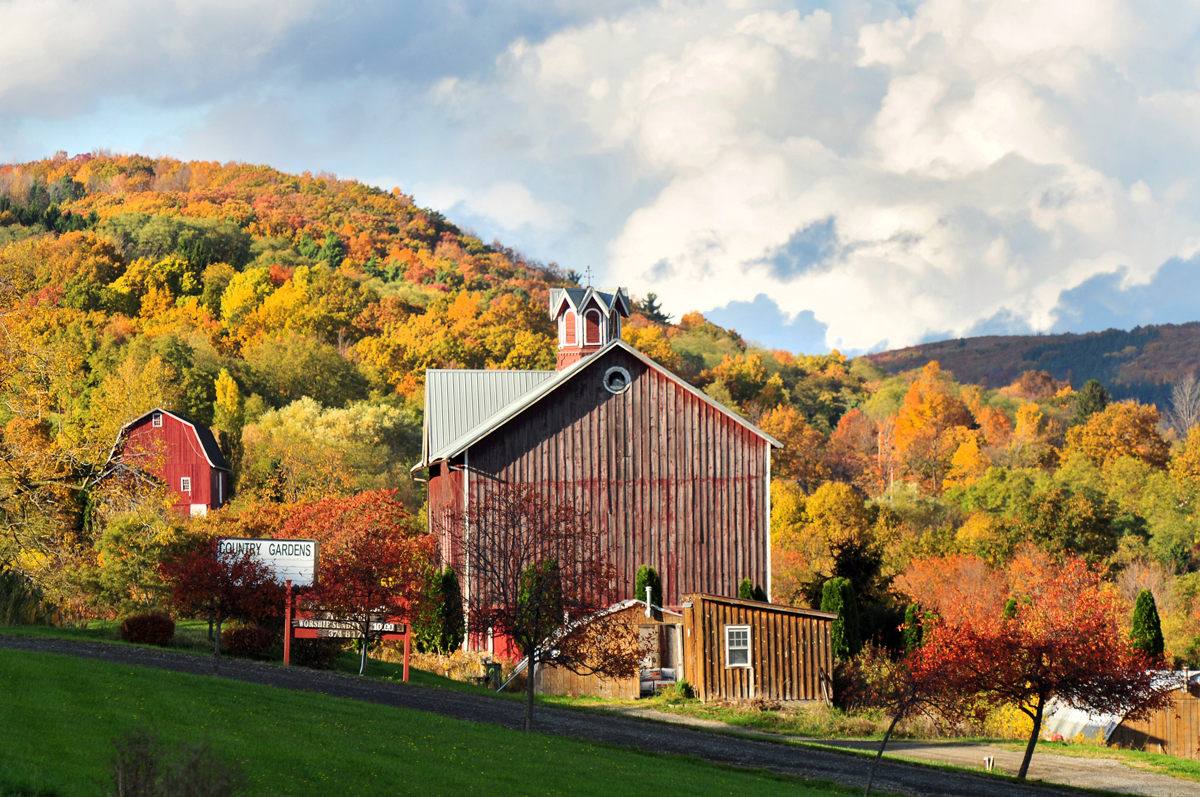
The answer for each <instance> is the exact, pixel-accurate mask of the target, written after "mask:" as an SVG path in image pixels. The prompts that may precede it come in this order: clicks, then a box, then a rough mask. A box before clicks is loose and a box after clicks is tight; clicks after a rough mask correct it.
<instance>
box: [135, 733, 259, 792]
mask: <svg viewBox="0 0 1200 797" xmlns="http://www.w3.org/2000/svg"><path fill="white" fill-rule="evenodd" d="M244 780H245V778H244V777H243V775H242V772H241V769H240V768H239V767H238V766H237V765H236V764H233V765H229V764H226V763H225V762H224V761H222V760H221V759H219V758H217V756H216V755H214V754H213V752H212V750H211V749H210V748H209V746H208V745H207V744H197V745H181V746H179V747H168V746H167V745H165V744H163V743H162V742H160V741H159V740H158V737H156V736H155V735H154V734H152V733H150V732H149V731H145V730H135V731H131V732H130V733H128V734H126V735H125V736H124V738H122V739H121V740H119V741H118V742H117V752H116V756H115V757H114V760H113V785H114V786H115V787H116V791H115V794H116V797H174V796H175V795H188V797H232V795H233V794H235V793H236V792H237V791H238V789H239V788H240V787H241V786H242V783H243V782H244Z"/></svg>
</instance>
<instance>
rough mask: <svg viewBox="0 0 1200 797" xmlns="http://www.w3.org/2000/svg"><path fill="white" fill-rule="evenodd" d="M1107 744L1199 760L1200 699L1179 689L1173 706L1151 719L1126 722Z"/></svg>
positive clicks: (1162, 710)
mask: <svg viewBox="0 0 1200 797" xmlns="http://www.w3.org/2000/svg"><path fill="white" fill-rule="evenodd" d="M1108 743H1109V745H1111V746H1114V747H1124V748H1128V749H1132V750H1145V751H1146V752H1148V753H1165V754H1166V755H1173V756H1179V757H1180V758H1192V759H1196V758H1200V699H1197V698H1196V697H1195V696H1193V695H1191V694H1189V693H1188V692H1182V691H1180V690H1178V689H1177V690H1175V691H1174V692H1173V693H1172V694H1171V704H1170V705H1168V706H1167V707H1166V708H1160V709H1158V710H1157V711H1155V712H1153V713H1152V714H1151V715H1150V717H1149V718H1148V719H1144V720H1125V721H1123V722H1122V723H1121V724H1120V725H1118V726H1117V727H1116V729H1114V730H1113V732H1112V735H1111V736H1109V738H1108Z"/></svg>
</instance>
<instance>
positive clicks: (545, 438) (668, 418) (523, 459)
mask: <svg viewBox="0 0 1200 797" xmlns="http://www.w3.org/2000/svg"><path fill="white" fill-rule="evenodd" d="M614 365H619V366H622V367H624V368H625V369H626V370H628V371H629V373H630V376H631V377H632V384H631V385H630V387H629V389H628V390H626V391H625V392H623V393H621V394H619V395H613V394H611V393H609V392H608V391H607V390H605V388H604V386H603V384H602V382H601V380H602V378H603V375H604V372H605V370H606V369H608V368H609V367H611V366H614ZM768 445H769V444H768V443H767V441H765V440H763V439H762V438H761V437H759V436H758V435H756V434H754V433H753V432H751V431H750V430H749V429H747V428H746V427H744V426H742V425H741V424H739V423H737V422H735V421H733V420H732V419H730V418H729V417H728V416H726V415H725V414H724V413H722V412H720V411H718V410H717V409H715V408H714V407H712V406H711V405H709V404H708V403H707V402H705V401H703V400H701V399H699V398H697V397H696V396H694V395H693V394H692V393H690V392H689V391H687V390H685V389H684V388H682V387H680V386H679V385H677V384H675V383H674V382H673V381H671V380H670V379H668V378H667V377H665V376H663V375H661V374H659V373H658V372H657V371H654V370H652V369H650V368H648V367H647V366H646V365H645V364H643V363H642V362H641V361H640V360H639V359H637V358H635V357H633V356H632V355H630V354H628V353H627V352H624V351H621V350H620V349H614V350H611V351H609V352H607V353H605V354H604V355H603V356H601V357H598V358H595V361H594V362H592V363H590V364H589V365H587V366H586V367H585V368H584V370H583V371H581V372H580V373H579V374H577V375H576V376H575V377H573V378H572V379H571V380H570V381H569V382H568V383H566V384H565V385H563V386H562V387H561V388H559V389H558V390H556V391H555V392H553V393H551V394H550V395H549V396H548V397H546V398H545V399H543V400H542V401H541V402H539V403H538V404H536V405H535V406H533V407H530V408H529V409H527V410H525V411H524V412H523V413H522V414H520V415H518V416H517V417H515V418H513V419H512V420H510V421H509V422H508V423H507V424H506V425H505V426H503V427H501V428H500V429H499V430H497V431H496V432H494V433H493V434H492V435H490V436H489V437H487V438H485V439H484V440H482V441H480V442H479V443H476V444H475V446H474V447H472V448H471V450H470V451H469V452H468V453H467V457H468V462H469V465H470V475H469V478H468V479H467V491H468V492H469V494H470V495H471V496H472V500H475V498H477V497H478V496H479V495H481V494H482V491H483V490H486V489H487V485H488V483H489V482H491V481H493V480H496V479H502V480H511V481H515V482H517V483H526V484H538V485H540V486H541V487H542V488H543V489H544V490H545V491H546V493H547V494H548V495H549V496H550V499H551V500H554V501H563V502H568V503H571V504H573V505H575V506H578V507H579V508H580V509H582V510H584V511H586V512H588V513H589V514H590V516H591V518H592V522H593V523H594V524H595V526H596V527H598V528H600V529H603V531H604V535H605V546H606V548H607V550H608V551H609V552H610V554H611V556H612V557H613V560H614V561H615V563H616V564H617V567H618V571H619V573H620V577H621V580H622V584H623V592H624V597H635V596H634V595H633V592H634V580H635V576H636V573H637V568H638V566H639V565H642V564H648V565H652V566H653V567H655V568H656V569H657V570H658V572H659V574H660V575H661V576H662V579H663V598H664V601H665V602H666V603H667V604H669V605H675V604H678V603H679V601H680V598H681V596H682V595H683V594H685V593H689V592H706V593H709V594H715V595H731V596H732V595H736V594H737V586H738V583H739V582H740V581H741V579H743V578H750V579H751V580H752V581H754V582H755V583H757V584H762V585H763V586H764V587H765V586H766V585H767V547H768V540H769V522H770V520H769V512H768V507H767V473H766V450H767V446H768ZM442 467H445V466H444V465H443V466H442ZM451 473H452V475H453V471H451ZM435 482H438V484H437V485H436V486H435ZM462 491H463V482H462V477H461V475H459V476H458V478H457V480H456V481H453V482H452V481H451V480H449V479H447V477H446V476H445V474H441V473H439V474H438V475H436V476H433V475H431V478H430V490H429V511H430V518H431V523H433V522H434V521H433V519H434V517H435V513H438V515H437V516H438V517H440V516H442V513H444V512H445V510H446V509H447V508H450V510H451V511H452V512H455V511H461V509H462V504H461V502H462V498H461V495H462ZM448 542H449V541H448V540H447V541H446V543H447V544H448Z"/></svg>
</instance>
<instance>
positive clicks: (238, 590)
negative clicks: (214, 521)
mask: <svg viewBox="0 0 1200 797" xmlns="http://www.w3.org/2000/svg"><path fill="white" fill-rule="evenodd" d="M218 543H219V540H218V539H217V538H216V537H210V538H208V539H206V540H204V541H202V542H201V543H200V544H198V545H196V547H194V548H193V549H192V550H191V551H189V552H188V553H185V554H183V555H181V556H178V557H176V558H173V559H168V560H166V561H164V562H163V563H162V564H161V565H160V569H161V572H162V577H163V580H164V581H165V582H166V583H167V584H168V585H169V587H170V590H171V598H170V602H171V605H172V607H173V608H174V609H175V611H176V612H178V613H180V614H184V615H199V616H202V617H207V618H208V620H209V622H210V624H211V625H212V626H213V630H214V631H215V633H214V634H213V667H214V668H215V667H216V666H217V665H218V663H219V662H220V660H221V625H222V624H223V623H225V621H226V620H229V619H235V618H236V619H242V618H258V617H262V616H264V615H270V614H273V613H275V612H278V611H279V609H280V608H281V607H282V606H283V589H282V586H281V585H280V584H279V583H278V582H277V581H276V580H275V576H274V575H273V574H272V573H271V571H270V570H268V569H267V566H266V565H265V564H263V563H262V561H261V560H260V559H259V558H258V556H257V555H256V554H255V553H254V552H253V550H251V549H250V548H243V549H241V550H238V551H221V550H218Z"/></svg>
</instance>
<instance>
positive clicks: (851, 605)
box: [821, 577, 862, 659]
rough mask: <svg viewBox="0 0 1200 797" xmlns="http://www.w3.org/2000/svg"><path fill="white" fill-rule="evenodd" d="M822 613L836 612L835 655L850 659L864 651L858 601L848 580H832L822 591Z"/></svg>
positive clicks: (827, 582) (834, 624)
mask: <svg viewBox="0 0 1200 797" xmlns="http://www.w3.org/2000/svg"><path fill="white" fill-rule="evenodd" d="M821 611H823V612H834V613H836V614H837V618H836V619H835V620H834V621H833V629H832V637H833V640H832V642H833V655H834V656H836V657H837V658H838V659H848V658H850V657H851V656H854V655H856V654H857V653H858V652H859V651H860V650H862V636H861V635H860V631H859V624H858V601H857V600H856V599H855V597H854V586H853V585H852V584H851V583H850V580H849V579H846V578H841V577H838V578H831V579H829V580H828V581H826V582H825V586H824V587H823V588H822V591H821Z"/></svg>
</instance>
